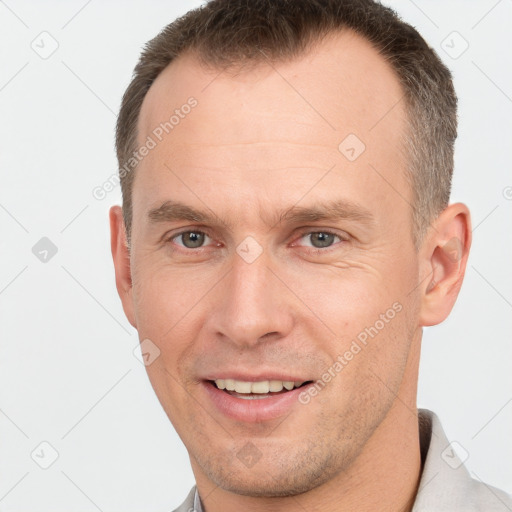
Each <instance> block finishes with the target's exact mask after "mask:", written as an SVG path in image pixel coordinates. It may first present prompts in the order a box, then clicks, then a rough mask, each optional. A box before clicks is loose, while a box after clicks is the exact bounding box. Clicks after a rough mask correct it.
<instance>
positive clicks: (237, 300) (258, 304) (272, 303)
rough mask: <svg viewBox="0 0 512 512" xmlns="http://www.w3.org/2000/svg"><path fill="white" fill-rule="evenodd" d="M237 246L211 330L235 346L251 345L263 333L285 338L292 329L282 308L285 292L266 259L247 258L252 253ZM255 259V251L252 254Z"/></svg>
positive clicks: (220, 291) (251, 249) (285, 309)
mask: <svg viewBox="0 0 512 512" xmlns="http://www.w3.org/2000/svg"><path fill="white" fill-rule="evenodd" d="M244 249H247V247H246V246H244V245H243V243H242V244H240V246H239V247H238V248H237V254H234V256H233V263H232V269H231V272H229V273H228V275H227V276H226V279H225V280H223V281H224V284H223V286H222V288H221V289H220V290H219V296H218V297H217V299H218V303H217V305H216V308H215V309H216V311H215V314H214V315H213V316H212V321H213V323H212V325H211V327H212V328H213V329H214V330H215V334H216V335H217V336H223V337H224V338H226V339H229V340H231V342H233V343H236V344H238V345H253V344H256V343H258V342H259V341H260V340H261V338H262V337H263V336H265V335H266V334H270V333H273V334H274V336H276V337H282V336H285V335H286V334H287V333H288V332H289V330H290V329H291V326H292V316H291V311H290V310H289V309H288V308H287V307H285V300H286V299H285V297H284V296H283V292H284V290H283V289H281V288H282V285H281V288H280V283H279V282H278V280H277V279H276V278H275V276H274V275H273V273H272V272H271V271H270V269H269V268H268V266H269V263H270V261H269V258H268V257H267V256H266V255H265V254H259V255H257V256H256V258H255V259H252V258H247V257H246V256H247V254H248V253H250V252H251V251H254V249H255V248H254V247H252V248H251V247H250V241H249V247H248V249H249V251H247V252H246V253H244V252H243V250H244ZM252 257H254V252H253V253H252Z"/></svg>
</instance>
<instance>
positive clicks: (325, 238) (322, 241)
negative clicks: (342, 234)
mask: <svg viewBox="0 0 512 512" xmlns="http://www.w3.org/2000/svg"><path fill="white" fill-rule="evenodd" d="M333 238H334V235H332V234H331V233H322V232H320V233H313V234H312V235H311V242H312V243H313V246H315V247H317V248H318V247H328V246H329V245H331V244H332V243H333ZM315 242H318V245H316V244H315Z"/></svg>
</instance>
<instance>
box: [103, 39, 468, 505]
mask: <svg viewBox="0 0 512 512" xmlns="http://www.w3.org/2000/svg"><path fill="white" fill-rule="evenodd" d="M219 72H220V70H214V69H208V68H206V67H205V66H202V65H200V63H199V61H198V60H197V59H196V57H195V56H194V55H193V54H187V55H184V56H181V57H180V58H179V59H177V60H176V61H175V62H173V63H172V64H171V65H169V66H168V67H167V68H166V69H165V70H164V72H163V73H162V74H161V75H160V76H159V77H158V79H157V80H156V81H155V83H154V84H153V85H152V87H151V89H150V90H149V92H148V94H147V96H146V98H145V100H144V104H143V106H142V111H141V116H140V119H139V141H140V142H141V143H142V142H143V141H144V140H145V139H146V137H147V135H150V134H151V132H152V130H153V129H154V128H155V127H156V126H158V125H159V123H160V122H162V121H164V120H166V119H168V118H169V116H170V115H171V114H172V111H173V110H174V109H175V108H179V107H180V105H183V104H184V103H185V102H186V101H187V98H189V97H190V96H194V97H195V98H196V99H197V101H198V105H197V107H195V108H194V109H193V111H192V112H191V113H190V114H189V115H188V116H186V117H185V119H183V120H181V122H180V124H179V125H178V126H176V127H175V128H174V130H173V131H172V133H171V134H169V136H167V137H166V138H164V140H163V141H162V142H160V143H159V144H158V145H157V147H156V148H154V149H153V150H152V151H151V152H150V153H149V154H148V156H147V157H146V158H144V160H143V161H142V162H141V163H140V164H139V166H138V168H137V174H136V178H135V183H134V190H133V226H132V240H131V251H130V252H129V251H128V249H127V247H126V238H125V232H124V229H125V228H124V224H123V220H122V214H121V209H120V207H119V206H114V207H112V208H111V211H110V223H111V238H112V254H113V259H114V264H115V271H116V285H117V289H118V292H119V295H120V297H121V300H122V304H123V308H124V311H125V313H126V316H127V318H128V320H129V321H130V323H131V324H132V325H133V326H134V327H135V328H136V329H137V330H138V333H139V337H140V339H141V340H144V339H146V338H149V339H150V340H152V342H153V343H155V344H156V345H157V346H158V347H159V349H160V351H161V353H160V356H159V357H158V358H157V359H155V361H154V362H153V363H152V364H150V365H149V366H148V367H147V371H148V375H149V378H150V380H151V383H152V385H153V387H154V389H155V392H156V394H157V396H158V398H159V400H160V402H161V404H162V406H163V408H164V410H165V412H166V413H167V415H168V417H169V419H170V421H171V422H172V424H173V425H174V427H175V429H176V431H177V432H178V434H179V435H180V437H181V439H182V440H183V442H184V444H185V446H186V447H187V450H188V452H189V455H190V461H191V465H192V469H193V472H194V476H195V478H196V482H197V486H198V490H199V494H200V496H201V498H202V501H203V506H204V507H205V509H206V511H207V512H217V511H221V510H222V511H223V512H230V511H235V510H240V509H244V510H251V511H264V510H280V511H285V512H286V511H288V510H290V511H291V510H294V511H295V510H297V509H299V510H300V509H301V508H303V509H304V510H308V511H316V510H318V511H320V510H322V511H323V512H329V511H334V510H344V511H351V510H358V511H364V510H377V509H378V510H381V511H386V510H410V509H411V507H412V503H413V501H414V496H415V493H416V490H417V485H418V481H419V478H420V474H421V460H420V452H419V440H418V420H417V410H416V387H417V379H418V363H419V353H420V343H421V337H422V327H423V326H428V325H435V324H438V323H440V322H442V321H443V320H444V319H445V318H446V317H447V316H448V314H449V312H450V311H451V309H452V307H453V304H454V302H455V300H456V298H457V295H458V292H459V289H460V286H461V284H462V280H463V276H464V271H465V267H466V261H467V257H468V252H469V248H470V244H471V236H470V233H471V230H470V218H469V212H468V209H467V208H466V206H465V205H463V204H460V203H456V204H451V205H450V206H448V207H447V208H446V209H445V210H444V211H443V212H442V213H441V214H440V215H439V217H438V218H437V219H436V220H435V221H434V222H433V224H432V226H431V227H430V228H429V229H428V231H427V233H426V235H425V237H424V239H423V241H422V244H421V247H420V249H419V250H416V249H415V247H414V243H413V238H412V235H411V233H412V217H411V206H410V204H411V203H412V197H413V195H412V190H410V188H409V186H408V184H407V181H406V179H405V177H404V169H405V165H406V161H405V158H404V156H403V155H402V152H401V142H400V141H401V137H402V135H403V134H404V133H405V130H406V129H407V124H406V117H405V111H404V105H403V102H398V103H397V101H398V100H399V99H400V98H401V97H402V94H403V93H402V90H401V88H400V85H399V83H398V80H397V79H396V77H395V75H394V74H393V71H392V70H391V68H390V67H389V66H388V64H387V63H386V62H385V61H384V60H383V59H382V58H381V57H380V56H379V55H378V54H377V53H376V52H375V50H374V49H373V48H372V47H371V46H370V45H369V43H367V42H366V41H365V40H364V39H362V38H361V37H360V36H358V35H356V34H353V33H350V32H344V33H342V34H336V35H332V36H329V37H327V38H325V39H324V40H323V41H322V42H321V43H319V44H317V45H316V46H314V47H313V48H312V49H311V51H309V52H308V53H307V54H306V55H304V56H302V57H300V58H298V59H296V60H293V61H292V62H286V63H273V64H271V63H269V62H268V61H267V62H266V61H263V62H262V63H261V64H258V65H256V66H253V67H251V68H250V69H244V70H239V71H238V72H236V71H233V72H228V71H224V72H223V73H220V74H219ZM395 104H396V106H395V107H394V108H391V107H392V106H393V105H395ZM383 116H384V117H383ZM379 119H380V121H379ZM377 121H379V122H378V123H377ZM376 123H377V124H376ZM350 133H353V134H356V135H357V137H359V139H360V140H362V141H363V142H364V144H365V146H366V149H365V151H364V152H363V153H362V154H361V155H360V156H359V157H358V158H357V159H356V160H355V161H353V162H350V161H348V160H347V159H346V158H345V156H344V155H343V154H342V153H341V152H340V151H339V150H338V145H339V144H340V142H341V141H342V140H344V139H345V137H346V136H347V135H348V134H350ZM372 166H373V167H372ZM376 171H378V172H376ZM337 199H343V200H345V201H350V202H351V203H357V204H358V205H359V206H360V207H361V208H364V209H365V210H367V211H368V212H370V213H371V215H372V219H373V220H372V221H371V222H363V221H360V220H357V219H354V218H347V219H336V220H328V221H326V220H320V221H314V222H301V223H299V224H289V223H287V222H282V223H276V220H277V219H278V218H279V215H280V213H281V212H283V211H286V210H287V209H288V208H291V207H292V206H294V205H298V206H304V207H309V206H311V205H313V204H325V202H327V201H330V200H337ZM167 200H180V201H181V202H184V203H186V204H187V205H189V206H191V207H193V208H196V209H200V210H205V211H207V212H209V213H212V212H213V214H214V215H215V218H216V219H217V220H219V219H221V220H223V221H225V222H226V223H228V224H229V223H231V225H227V226H223V225H222V224H221V222H220V221H219V222H209V223H207V224H204V223H194V222H190V221H188V220H182V221H180V220H178V221H169V222H163V221H162V222H151V221H150V220H149V219H148V212H149V211H150V210H151V209H153V208H157V207H158V206H160V205H161V204H162V203H163V202H165V201H167ZM187 229H188V230H189V231H195V232H197V231H201V230H204V231H206V232H207V234H208V235H209V238H208V237H205V239H204V244H203V245H202V247H200V248H188V247H187V246H185V243H187V240H185V239H184V238H183V237H178V238H174V239H172V238H171V236H173V235H175V234H178V233H180V232H182V231H186V230H187ZM322 230H329V231H333V232H335V233H336V234H337V235H338V236H339V237H340V238H338V237H337V236H335V237H332V238H330V239H329V240H331V244H330V245H327V246H326V247H323V248H322V247H321V246H319V245H318V242H316V247H315V245H313V244H314V243H315V240H314V236H317V235H314V234H315V233H316V234H318V233H322ZM304 232H306V233H305V234H304ZM312 233H313V235H311V234H312ZM163 235H165V237H164V238H165V240H166V241H163V242H162V241H161V239H162V237H163ZM249 235H250V236H252V237H253V238H254V239H255V240H256V241H257V242H258V244H259V245H260V247H261V249H262V253H261V255H260V256H259V257H258V258H257V259H256V260H255V261H253V262H252V263H247V262H246V261H245V260H244V259H243V258H242V257H240V255H239V254H238V253H237V252H236V248H237V246H238V245H239V244H240V243H241V242H242V241H243V240H244V239H245V238H246V237H247V236H249ZM188 244H189V246H190V242H188ZM447 244H448V245H447ZM453 247H456V249H457V251H458V253H457V255H456V256H455V257H454V252H453ZM315 250H316V252H315ZM322 251H323V252H322ZM396 302H398V303H399V304H400V305H401V307H402V309H401V311H400V312H399V313H397V314H396V315H395V317H394V318H393V319H392V320H390V321H389V322H388V323H386V325H385V327H384V328H383V329H381V330H379V332H378V335H376V336H375V337H374V338H373V339H371V341H370V342H368V344H367V346H366V347H365V348H364V349H363V350H362V351H361V352H360V353H358V354H357V356H355V357H354V358H353V359H352V360H351V361H350V362H349V363H348V364H347V365H346V366H345V367H344V368H343V370H342V371H341V372H339V373H338V374H336V377H335V378H333V379H332V380H331V381H330V382H329V383H328V384H327V385H326V386H325V387H324V388H323V389H322V390H321V391H320V392H319V393H318V395H317V396H316V397H314V398H312V399H311V401H310V402H309V403H308V404H306V405H303V404H300V403H297V404H294V406H293V407H292V409H291V410H290V413H289V414H288V415H287V416H285V417H281V418H277V419H274V420H270V421H261V422H258V423H247V422H242V421H235V420H232V419H230V418H228V417H226V416H224V415H223V414H221V413H220V412H219V411H218V410H217V409H216V408H215V407H214V406H213V404H212V402H211V401H210V400H209V398H208V397H207V396H206V394H205V393H204V389H203V384H202V378H203V377H204V376H205V374H206V373H212V372H213V373H214V372H215V371H220V370H237V371H243V370H247V371H253V372H254V371H260V370H261V372H262V373H264V372H265V371H268V370H270V369H281V370H283V371H286V372H291V373H293V374H294V375H300V376H304V379H303V380H317V379H320V378H321V376H322V374H324V373H325V372H326V371H327V369H328V368H329V367H331V366H332V365H333V362H334V361H335V360H336V358H337V357H338V356H339V355H340V354H344V353H345V352H346V351H347V350H348V349H349V347H350V345H351V343H352V341H353V340H354V339H356V337H357V335H358V334H359V333H360V332H361V331H363V330H364V329H365V327H368V326H371V325H374V324H375V322H376V321H377V320H378V319H379V315H381V314H385V312H386V311H387V310H388V309H389V308H391V307H392V305H393V304H394V303H396ZM247 443H250V446H251V447H255V449H256V450H257V451H258V453H259V454H260V459H259V460H258V462H257V463H256V464H254V465H253V466H251V467H247V465H245V464H244V463H243V462H242V461H241V460H240V459H239V458H238V457H237V454H238V453H239V452H240V450H241V449H242V448H243V447H244V446H245V445H246V444H247ZM251 449H253V448H251Z"/></svg>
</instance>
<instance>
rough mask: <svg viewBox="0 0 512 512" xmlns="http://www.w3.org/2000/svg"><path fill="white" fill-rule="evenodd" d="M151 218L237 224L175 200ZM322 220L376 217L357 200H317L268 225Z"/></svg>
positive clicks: (154, 211)
mask: <svg viewBox="0 0 512 512" xmlns="http://www.w3.org/2000/svg"><path fill="white" fill-rule="evenodd" d="M148 219H149V220H150V222H151V223H161V222H162V223H163V222H176V221H190V222H195V223H204V224H214V225H215V224H217V225H221V226H223V227H225V228H228V229H233V227H234V224H233V222H232V221H226V220H223V219H221V218H220V217H218V216H217V215H215V213H214V212H213V211H212V210H211V209H209V211H201V210H197V209H195V208H192V207H191V206H188V205H186V204H184V203H181V202H179V201H172V200H168V201H165V202H164V203H163V204H162V205H161V206H159V207H157V208H153V209H151V210H149V212H148ZM321 220H322V221H337V220H353V221H357V222H360V223H363V224H368V225H372V224H374V222H375V217H374V215H373V214H372V213H371V212H370V211H369V210H368V209H366V208H364V207H363V206H361V205H359V204H357V203H354V202H352V201H346V200H340V199H338V200H331V201H326V202H324V203H316V204H314V205H312V206H307V207H306V206H297V205H294V206H292V207H290V208H288V209H287V210H284V211H282V212H281V213H279V214H278V215H276V216H274V217H273V218H268V221H267V225H269V226H271V227H274V226H276V225H277V224H281V223H283V222H287V223H289V224H297V223H301V222H317V221H321Z"/></svg>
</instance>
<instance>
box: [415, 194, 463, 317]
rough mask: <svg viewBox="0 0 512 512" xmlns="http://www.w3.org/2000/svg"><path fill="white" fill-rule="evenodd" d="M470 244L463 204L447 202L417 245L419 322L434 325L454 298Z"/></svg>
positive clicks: (459, 286)
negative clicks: (419, 300) (422, 278)
mask: <svg viewBox="0 0 512 512" xmlns="http://www.w3.org/2000/svg"><path fill="white" fill-rule="evenodd" d="M470 247H471V218H470V213H469V210H468V208H467V206H466V205H464V204H462V203H454V204H451V205H449V206H448V207H447V208H446V209H445V210H444V211H443V212H442V213H441V214H440V215H439V217H438V218H437V219H436V220H435V221H434V222H433V224H432V226H431V227H430V228H429V230H428V233H427V235H426V236H425V240H424V242H423V244H422V247H421V249H420V252H421V253H422V255H421V261H422V267H421V274H420V275H421V276H425V277H424V281H423V283H422V286H421V294H422V298H421V311H420V325H422V326H429V325H437V324H439V323H441V322H442V321H443V320H445V319H446V318H447V316H448V315H449V314H450V311H451V310H452V308H453V305H454V304H455V301H456V300H457V296H458V295H459V291H460V288H461V286H462V281H463V279H464V274H465V272H466V263H467V260H468V256H469V249H470Z"/></svg>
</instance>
